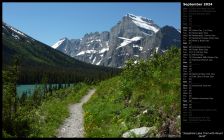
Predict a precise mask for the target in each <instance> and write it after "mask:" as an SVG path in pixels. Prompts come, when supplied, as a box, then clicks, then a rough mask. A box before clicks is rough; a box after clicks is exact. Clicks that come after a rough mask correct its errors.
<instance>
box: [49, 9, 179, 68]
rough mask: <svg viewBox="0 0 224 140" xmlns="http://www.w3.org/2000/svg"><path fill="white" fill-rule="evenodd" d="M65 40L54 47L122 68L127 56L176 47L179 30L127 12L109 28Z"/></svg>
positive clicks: (94, 62)
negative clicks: (160, 25)
mask: <svg viewBox="0 0 224 140" xmlns="http://www.w3.org/2000/svg"><path fill="white" fill-rule="evenodd" d="M170 36H171V37H170ZM72 40H73V41H72ZM66 41H67V42H65V41H64V42H63V43H61V44H60V45H58V47H57V48H56V49H57V50H59V51H61V52H63V53H65V54H67V55H69V56H71V57H74V58H76V59H78V60H81V61H84V62H87V63H91V64H94V65H103V66H109V67H123V66H124V65H125V62H126V61H127V60H128V59H130V58H134V59H146V58H148V57H150V56H151V55H152V53H153V52H154V51H155V50H156V52H157V53H163V52H164V51H166V50H167V49H169V48H170V47H171V46H177V47H180V32H179V31H178V30H177V29H175V28H174V27H172V26H164V27H159V26H158V25H157V24H155V23H154V21H153V20H152V19H148V18H146V17H142V16H135V15H134V14H130V13H128V14H127V15H125V16H124V17H122V18H121V20H120V21H118V23H117V24H116V25H115V26H113V27H112V28H111V29H110V31H103V32H101V33H99V32H94V33H87V34H85V35H84V36H83V37H82V38H81V39H70V40H69V39H68V40H66ZM53 46H54V45H53Z"/></svg>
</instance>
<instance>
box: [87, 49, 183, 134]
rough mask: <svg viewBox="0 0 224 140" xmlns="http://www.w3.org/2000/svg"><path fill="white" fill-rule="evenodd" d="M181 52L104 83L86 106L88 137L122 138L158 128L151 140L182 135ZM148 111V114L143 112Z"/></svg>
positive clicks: (130, 67)
mask: <svg viewBox="0 0 224 140" xmlns="http://www.w3.org/2000/svg"><path fill="white" fill-rule="evenodd" d="M180 60H181V59H180V50H179V49H175V48H173V49H171V50H170V51H168V52H166V53H165V54H164V55H161V56H158V55H155V57H154V58H153V59H152V60H147V61H146V62H144V61H141V62H140V63H138V64H136V65H132V63H133V62H130V63H129V64H127V67H126V70H125V71H124V72H123V73H122V75H121V76H117V77H114V78H112V79H110V80H107V81H103V82H101V83H100V84H99V85H98V86H97V91H96V93H95V94H94V95H93V97H92V98H91V99H90V101H89V102H88V103H87V104H85V105H84V110H85V131H86V134H85V135H86V137H121V136H122V134H123V133H124V132H125V131H127V130H130V129H133V128H137V127H142V126H147V127H151V126H155V127H156V130H155V131H154V133H151V134H148V136H149V137H163V136H165V134H166V133H167V132H166V130H167V129H169V132H168V134H169V135H180V120H179V119H177V118H178V117H177V116H178V115H180V111H181V109H180V108H181V105H180V102H181V100H180V98H181V94H180ZM145 110H147V113H143V111H145Z"/></svg>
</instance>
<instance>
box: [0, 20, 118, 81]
mask: <svg viewBox="0 0 224 140" xmlns="http://www.w3.org/2000/svg"><path fill="white" fill-rule="evenodd" d="M2 24H3V25H2V41H3V48H2V50H3V68H4V69H7V66H9V65H11V64H12V62H13V58H14V56H15V55H17V56H19V57H20V63H21V71H22V73H21V75H20V80H19V82H20V83H35V82H40V81H41V79H42V77H43V75H48V76H49V79H48V80H49V82H75V81H80V80H81V81H82V80H90V81H93V80H100V79H103V78H106V77H109V76H111V75H113V74H115V73H116V72H117V70H116V69H112V68H106V67H99V66H95V65H91V64H87V63H84V62H81V61H79V60H76V59H74V58H72V57H70V56H68V55H66V54H64V53H62V52H60V51H58V50H55V49H53V48H51V47H49V46H47V45H46V44H43V43H41V42H39V41H37V40H35V39H33V38H32V37H30V36H28V35H26V34H25V33H23V32H21V31H19V30H17V29H15V28H14V27H12V26H10V25H8V24H6V23H2Z"/></svg>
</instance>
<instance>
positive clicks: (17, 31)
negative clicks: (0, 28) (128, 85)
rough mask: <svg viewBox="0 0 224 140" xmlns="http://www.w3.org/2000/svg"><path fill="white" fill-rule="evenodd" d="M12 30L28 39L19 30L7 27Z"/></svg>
mask: <svg viewBox="0 0 224 140" xmlns="http://www.w3.org/2000/svg"><path fill="white" fill-rule="evenodd" d="M7 26H8V27H9V28H10V29H11V30H13V31H14V32H16V33H17V34H20V35H22V36H24V37H27V36H26V35H25V34H24V33H22V32H20V31H19V30H17V29H14V28H13V27H11V26H9V25H7Z"/></svg>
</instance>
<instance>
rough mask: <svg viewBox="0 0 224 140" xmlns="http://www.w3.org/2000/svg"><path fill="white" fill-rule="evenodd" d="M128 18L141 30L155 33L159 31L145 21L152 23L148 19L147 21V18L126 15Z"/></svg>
mask: <svg viewBox="0 0 224 140" xmlns="http://www.w3.org/2000/svg"><path fill="white" fill-rule="evenodd" d="M128 16H129V17H130V18H131V19H132V21H133V22H134V23H135V24H136V25H137V26H139V27H141V28H144V29H147V30H152V31H153V32H155V33H156V32H158V31H159V29H158V28H157V27H155V26H153V25H152V24H150V22H147V21H152V20H150V19H147V18H145V17H142V16H135V15H133V14H128ZM145 20H146V21H145Z"/></svg>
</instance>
